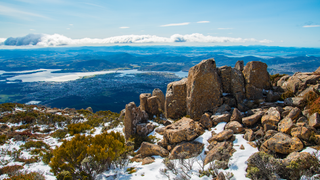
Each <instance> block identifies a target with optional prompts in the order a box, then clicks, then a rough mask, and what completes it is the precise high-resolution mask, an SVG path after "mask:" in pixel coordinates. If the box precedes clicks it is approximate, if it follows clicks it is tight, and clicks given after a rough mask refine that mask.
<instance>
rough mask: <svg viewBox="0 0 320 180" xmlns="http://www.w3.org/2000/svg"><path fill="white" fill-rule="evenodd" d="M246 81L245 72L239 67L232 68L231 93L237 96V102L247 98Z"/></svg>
mask: <svg viewBox="0 0 320 180" xmlns="http://www.w3.org/2000/svg"><path fill="white" fill-rule="evenodd" d="M244 83H245V81H244V77H243V74H242V72H241V71H240V70H238V69H232V70H231V93H232V95H233V96H234V97H235V98H236V101H237V103H238V104H239V103H242V101H243V100H244V98H245V84H244Z"/></svg>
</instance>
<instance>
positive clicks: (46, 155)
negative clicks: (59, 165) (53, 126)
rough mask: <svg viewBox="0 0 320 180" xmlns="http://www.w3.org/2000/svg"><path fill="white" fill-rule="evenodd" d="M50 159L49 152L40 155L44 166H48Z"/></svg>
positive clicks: (50, 153)
mask: <svg viewBox="0 0 320 180" xmlns="http://www.w3.org/2000/svg"><path fill="white" fill-rule="evenodd" d="M52 157H53V153H52V152H51V151H46V152H44V153H43V154H42V162H43V163H45V164H49V163H50V160H51V158H52Z"/></svg>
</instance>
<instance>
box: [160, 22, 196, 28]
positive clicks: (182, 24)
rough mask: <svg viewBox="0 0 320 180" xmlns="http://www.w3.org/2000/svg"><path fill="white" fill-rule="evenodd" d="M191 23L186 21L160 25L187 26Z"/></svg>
mask: <svg viewBox="0 0 320 180" xmlns="http://www.w3.org/2000/svg"><path fill="white" fill-rule="evenodd" d="M188 24H190V23H189V22H185V23H175V24H165V25H161V26H160V27H168V26H185V25H188Z"/></svg>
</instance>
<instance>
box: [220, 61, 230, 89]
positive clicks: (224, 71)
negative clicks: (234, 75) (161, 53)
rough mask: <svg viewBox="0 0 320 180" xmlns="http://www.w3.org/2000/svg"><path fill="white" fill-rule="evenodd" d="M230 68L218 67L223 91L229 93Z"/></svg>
mask: <svg viewBox="0 0 320 180" xmlns="http://www.w3.org/2000/svg"><path fill="white" fill-rule="evenodd" d="M231 70H232V68H231V67H230V66H222V67H220V68H219V75H220V78H221V83H222V90H223V92H224V93H231Z"/></svg>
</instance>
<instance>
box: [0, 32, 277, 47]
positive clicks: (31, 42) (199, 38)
mask: <svg viewBox="0 0 320 180" xmlns="http://www.w3.org/2000/svg"><path fill="white" fill-rule="evenodd" d="M178 42H180V43H182V42H189V43H245V42H258V43H270V42H272V41H270V40H267V39H264V40H261V41H259V40H256V39H254V38H245V39H244V38H232V37H215V36H205V35H203V34H199V33H193V34H186V35H181V34H174V35H172V36H170V37H160V36H155V35H124V36H114V37H109V38H104V39H97V38H95V39H92V38H83V39H71V38H68V37H66V36H63V35H60V34H53V35H49V34H28V35H26V36H24V37H16V38H14V37H10V38H8V39H6V40H5V41H4V42H3V43H1V39H0V43H1V44H3V45H7V46H42V47H48V46H63V45H71V46H72V45H74V46H79V45H101V44H131V43H136V44H139V43H140V44H142V43H178Z"/></svg>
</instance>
